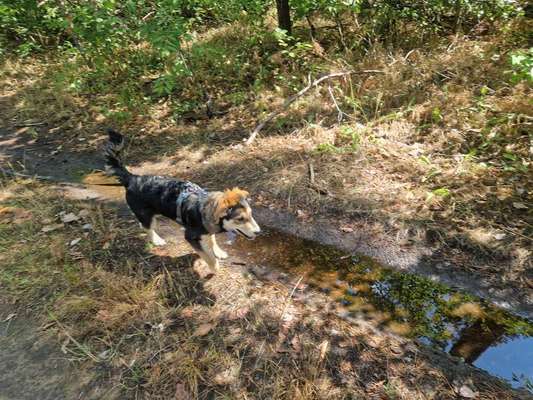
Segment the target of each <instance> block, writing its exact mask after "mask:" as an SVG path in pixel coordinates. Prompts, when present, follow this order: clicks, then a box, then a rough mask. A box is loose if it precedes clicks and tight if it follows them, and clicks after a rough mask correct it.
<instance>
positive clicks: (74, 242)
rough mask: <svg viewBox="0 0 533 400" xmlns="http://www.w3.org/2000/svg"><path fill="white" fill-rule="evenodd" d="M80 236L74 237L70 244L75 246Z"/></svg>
mask: <svg viewBox="0 0 533 400" xmlns="http://www.w3.org/2000/svg"><path fill="white" fill-rule="evenodd" d="M80 240H81V238H76V239H74V240H72V241H71V242H70V245H71V246H76V245H77V244H78V243H79V242H80Z"/></svg>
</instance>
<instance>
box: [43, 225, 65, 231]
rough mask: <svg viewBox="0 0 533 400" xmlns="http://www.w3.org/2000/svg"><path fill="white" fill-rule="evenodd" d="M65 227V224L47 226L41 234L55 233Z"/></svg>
mask: <svg viewBox="0 0 533 400" xmlns="http://www.w3.org/2000/svg"><path fill="white" fill-rule="evenodd" d="M64 226H65V225H64V224H54V225H46V226H43V227H42V228H41V232H44V233H46V232H52V231H55V230H57V229H61V228H63V227H64Z"/></svg>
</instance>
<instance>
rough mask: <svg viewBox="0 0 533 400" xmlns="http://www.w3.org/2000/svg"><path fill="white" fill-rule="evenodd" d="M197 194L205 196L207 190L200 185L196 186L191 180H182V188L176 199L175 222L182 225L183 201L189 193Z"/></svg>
mask: <svg viewBox="0 0 533 400" xmlns="http://www.w3.org/2000/svg"><path fill="white" fill-rule="evenodd" d="M192 194H194V195H197V196H198V197H205V196H207V191H206V190H204V189H202V188H201V187H200V186H198V185H197V184H195V183H192V182H184V183H183V186H182V189H181V191H180V194H179V195H178V198H177V199H176V211H177V212H176V222H177V223H178V224H180V225H183V218H182V215H181V214H182V206H183V203H184V202H185V201H186V200H187V199H188V198H189V196H190V195H192Z"/></svg>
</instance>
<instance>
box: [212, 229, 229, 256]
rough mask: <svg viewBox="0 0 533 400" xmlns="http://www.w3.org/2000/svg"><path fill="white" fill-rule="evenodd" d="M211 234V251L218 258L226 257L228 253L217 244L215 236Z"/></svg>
mask: <svg viewBox="0 0 533 400" xmlns="http://www.w3.org/2000/svg"><path fill="white" fill-rule="evenodd" d="M212 236H213V252H214V253H215V257H216V258H218V259H220V260H225V259H226V258H228V253H226V252H225V251H224V250H222V249H221V248H220V247H219V246H218V243H217V238H216V237H215V235H212Z"/></svg>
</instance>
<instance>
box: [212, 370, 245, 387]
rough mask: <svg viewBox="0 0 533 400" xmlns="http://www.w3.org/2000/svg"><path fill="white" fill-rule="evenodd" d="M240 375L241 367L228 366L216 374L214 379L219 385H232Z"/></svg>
mask: <svg viewBox="0 0 533 400" xmlns="http://www.w3.org/2000/svg"><path fill="white" fill-rule="evenodd" d="M238 376H239V368H237V367H233V368H228V369H226V370H225V371H222V372H219V373H218V374H216V375H215V377H214V379H213V380H214V381H215V383H216V384H217V385H231V384H232V383H233V382H235V381H236V380H237V377H238Z"/></svg>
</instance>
